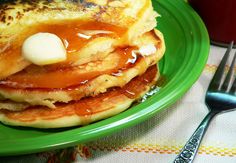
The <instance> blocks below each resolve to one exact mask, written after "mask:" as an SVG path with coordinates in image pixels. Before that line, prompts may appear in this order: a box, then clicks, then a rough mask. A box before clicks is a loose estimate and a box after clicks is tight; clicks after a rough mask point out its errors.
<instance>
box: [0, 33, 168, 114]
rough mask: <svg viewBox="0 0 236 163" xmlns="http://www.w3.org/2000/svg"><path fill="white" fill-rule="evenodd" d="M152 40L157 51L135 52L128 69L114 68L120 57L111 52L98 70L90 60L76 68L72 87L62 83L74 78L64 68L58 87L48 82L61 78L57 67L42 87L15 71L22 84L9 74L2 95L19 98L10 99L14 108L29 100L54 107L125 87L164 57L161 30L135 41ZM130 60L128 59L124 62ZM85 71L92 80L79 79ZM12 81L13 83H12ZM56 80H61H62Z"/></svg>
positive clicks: (0, 89)
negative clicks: (147, 54) (85, 64)
mask: <svg viewBox="0 0 236 163" xmlns="http://www.w3.org/2000/svg"><path fill="white" fill-rule="evenodd" d="M150 44H151V45H155V46H156V48H157V51H156V52H155V53H154V54H152V55H149V56H145V57H143V56H139V58H138V57H137V56H135V57H136V60H135V62H134V61H133V63H132V65H129V66H128V67H127V68H126V69H124V68H125V67H124V66H121V67H120V68H119V69H115V71H114V69H113V68H114V66H115V67H116V64H117V63H118V61H119V54H116V53H112V54H110V55H109V56H108V57H107V58H106V59H104V60H102V61H101V63H100V65H97V64H95V63H94V64H95V65H94V69H95V71H94V70H93V68H91V66H90V65H91V63H88V65H87V66H88V67H89V68H88V67H86V66H85V67H83V69H76V70H74V71H77V73H78V74H79V75H78V78H77V80H73V81H75V85H70V87H68V85H66V86H67V87H63V86H64V84H70V81H71V80H69V78H67V77H66V76H67V75H66V72H64V73H63V81H62V84H63V85H57V87H55V88H56V89H50V86H51V85H49V84H51V83H53V85H54V86H55V82H54V81H57V80H62V79H60V78H61V73H62V72H61V71H58V70H57V71H56V72H58V73H59V75H58V76H59V78H58V79H55V78H53V73H46V74H44V76H45V78H42V81H43V83H39V84H41V85H40V86H41V87H30V86H31V85H32V82H31V83H26V82H25V81H26V79H27V81H30V80H29V79H28V78H26V75H25V76H24V75H23V74H22V73H20V74H19V75H18V76H17V74H16V75H15V76H16V77H18V78H17V79H19V80H18V83H19V84H18V85H17V82H16V81H17V80H16V77H15V80H13V79H14V75H13V77H12V78H11V77H10V79H11V80H9V81H7V80H6V81H4V80H3V81H0V95H1V99H2V100H6V99H10V100H12V101H15V102H20V103H19V106H18V103H11V105H12V106H14V107H11V110H12V109H13V110H14V108H17V110H19V109H25V108H26V107H27V106H28V105H29V104H30V105H44V106H47V107H50V108H55V107H56V106H55V105H54V104H55V103H56V102H64V103H68V102H69V101H73V100H80V99H81V98H84V97H88V96H96V95H98V94H100V93H104V92H106V91H107V89H108V88H111V87H123V86H124V85H125V84H127V83H128V82H129V81H130V80H132V79H133V78H134V77H136V76H138V75H141V74H143V73H144V72H145V71H146V70H147V69H148V67H150V66H152V65H154V64H156V63H157V62H158V61H159V60H160V59H161V58H162V56H163V54H164V51H165V43H164V39H163V36H162V34H161V33H160V32H159V31H158V30H156V31H155V34H154V32H153V31H152V32H149V33H147V34H145V35H144V36H142V37H141V38H140V39H137V40H136V41H135V42H134V44H133V46H137V47H142V46H146V45H150ZM122 55H124V54H122ZM132 57H134V56H132ZM130 59H132V58H128V59H127V61H128V60H130ZM134 59H135V58H133V60H134ZM127 61H126V60H125V62H127ZM92 67H93V66H92ZM104 69H105V70H104ZM107 69H111V70H112V71H108V70H107ZM121 70H122V71H121ZM34 71H35V72H36V77H35V78H33V79H34V81H37V82H39V80H40V78H39V76H38V74H39V71H36V70H34ZM97 72H100V73H98V74H99V75H97V76H95V77H94V76H93V75H96V73H97ZM104 72H105V73H104ZM108 72H109V73H108ZM118 72H119V73H118ZM86 73H88V74H89V75H87V76H90V77H91V78H90V79H91V80H86V79H84V80H82V81H80V79H82V78H83V76H84V74H86ZM74 74H75V73H74ZM80 74H82V75H80ZM33 75H34V74H33V73H30V78H32V76H33ZM85 76H86V75H85ZM87 76H86V77H87ZM74 77H75V75H73V78H74ZM10 81H11V82H12V83H13V84H9V83H10ZM31 81H33V80H31ZM81 83H83V84H81ZM36 84H37V83H36ZM36 84H35V85H36ZM42 84H44V85H43V86H45V87H46V86H48V87H46V88H42ZM57 84H59V82H58V83H57ZM26 86H29V87H26ZM38 86H39V85H38ZM21 102H24V103H25V104H24V105H22V104H21ZM5 105H6V103H0V109H6V107H5Z"/></svg>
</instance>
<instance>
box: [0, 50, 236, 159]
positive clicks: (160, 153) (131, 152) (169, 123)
mask: <svg viewBox="0 0 236 163" xmlns="http://www.w3.org/2000/svg"><path fill="white" fill-rule="evenodd" d="M225 50H226V49H225V48H219V47H216V46H211V50H210V56H209V59H208V62H207V64H206V66H205V69H204V71H203V73H202V75H201V76H200V78H199V79H198V81H197V82H196V83H195V84H194V85H193V86H192V88H191V89H190V90H189V91H188V92H187V93H186V95H185V96H184V97H183V98H182V99H180V100H179V101H178V102H177V103H176V104H174V105H173V106H172V107H170V108H168V109H166V110H164V111H162V112H161V113H158V114H157V115H156V116H154V117H153V118H151V119H149V120H147V121H145V122H143V123H141V124H138V125H136V126H134V127H131V128H128V129H124V130H122V131H120V132H118V133H115V134H114V135H111V136H107V137H104V138H102V139H99V140H96V141H93V142H89V143H86V144H80V145H78V146H77V147H74V148H69V149H63V150H58V151H49V152H44V153H39V154H34V155H27V156H18V157H6V158H0V162H24V163H25V162H30V163H31V162H34V163H43V162H50V163H52V162H79V163H80V162H85V163H111V162H116V163H118V162H121V163H123V162H134V163H139V162H140V163H143V162H158V163H168V162H172V161H173V159H174V158H175V156H176V154H177V153H178V151H179V150H180V149H181V147H182V146H183V145H184V144H185V142H186V141H187V139H188V138H189V137H190V136H191V134H192V133H193V132H194V130H195V129H196V127H197V126H198V125H199V123H200V122H201V120H202V119H203V118H204V116H205V115H206V114H207V112H208V109H207V108H206V106H205V104H204V95H205V91H206V89H207V86H208V84H209V81H210V79H211V77H212V75H213V73H214V71H215V70H216V65H218V63H219V61H220V59H221V57H222V55H223V54H224V53H225ZM222 162H224V163H234V162H236V111H233V112H228V113H224V114H221V115H218V116H217V117H216V118H214V119H213V121H212V123H211V124H210V127H209V129H208V131H207V133H206V135H205V137H204V140H203V142H202V145H201V147H200V149H199V153H198V155H197V156H196V159H195V163H222Z"/></svg>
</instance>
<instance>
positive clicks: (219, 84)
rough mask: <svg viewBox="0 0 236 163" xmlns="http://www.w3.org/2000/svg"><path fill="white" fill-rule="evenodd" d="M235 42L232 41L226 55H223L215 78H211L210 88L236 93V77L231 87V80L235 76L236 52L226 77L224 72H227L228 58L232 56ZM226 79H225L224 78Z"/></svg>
mask: <svg viewBox="0 0 236 163" xmlns="http://www.w3.org/2000/svg"><path fill="white" fill-rule="evenodd" d="M233 45H234V42H233V41H232V42H231V43H230V45H229V47H228V49H227V51H226V53H225V55H224V56H223V58H222V60H221V62H220V64H219V67H218V68H217V70H216V72H215V75H214V77H213V79H212V80H211V83H210V85H209V88H208V90H209V91H211V90H221V91H224V92H228V91H229V92H230V93H234V92H235V91H236V78H235V79H234V82H233V84H232V86H231V88H230V85H231V84H230V82H231V81H232V78H233V76H234V67H235V61H236V53H235V54H234V57H233V60H232V62H231V65H230V68H229V71H228V73H227V75H226V77H225V78H224V72H225V67H226V63H227V60H228V58H229V56H230V53H231V51H232V48H233ZM223 79H224V80H223Z"/></svg>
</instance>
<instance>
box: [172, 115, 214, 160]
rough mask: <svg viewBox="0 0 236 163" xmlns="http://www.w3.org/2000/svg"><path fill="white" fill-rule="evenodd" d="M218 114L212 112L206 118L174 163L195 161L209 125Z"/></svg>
mask: <svg viewBox="0 0 236 163" xmlns="http://www.w3.org/2000/svg"><path fill="white" fill-rule="evenodd" d="M216 114H217V112H213V111H210V112H209V113H208V114H207V115H206V116H205V118H204V119H203V120H202V122H201V123H200V125H199V126H198V128H197V129H196V130H195V132H194V133H193V135H192V136H191V137H190V139H189V140H188V141H187V143H186V144H185V146H184V147H183V148H182V150H181V152H180V153H179V155H177V157H176V158H175V160H174V163H191V162H192V161H193V159H194V157H195V155H196V154H197V151H198V148H199V145H200V143H201V141H202V138H203V136H204V134H205V132H206V130H207V128H208V126H209V123H210V122H211V120H212V118H213V117H214V116H215V115H216Z"/></svg>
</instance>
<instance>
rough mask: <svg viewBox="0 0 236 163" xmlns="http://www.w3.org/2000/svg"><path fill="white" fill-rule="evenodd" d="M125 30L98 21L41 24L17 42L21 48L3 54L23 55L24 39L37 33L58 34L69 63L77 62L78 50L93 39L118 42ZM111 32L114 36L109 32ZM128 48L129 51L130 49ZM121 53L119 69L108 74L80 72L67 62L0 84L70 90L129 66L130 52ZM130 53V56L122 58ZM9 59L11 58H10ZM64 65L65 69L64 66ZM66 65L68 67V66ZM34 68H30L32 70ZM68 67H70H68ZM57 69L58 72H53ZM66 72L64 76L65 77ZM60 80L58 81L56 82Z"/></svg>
mask: <svg viewBox="0 0 236 163" xmlns="http://www.w3.org/2000/svg"><path fill="white" fill-rule="evenodd" d="M96 30H97V31H107V32H108V33H98V34H95V35H91V36H89V38H86V37H80V35H79V34H83V32H84V31H96ZM125 31H126V29H125V28H121V27H118V26H115V25H111V24H106V23H101V22H95V21H92V22H91V21H89V22H88V21H78V20H76V21H75V20H73V21H66V23H65V22H50V23H43V24H42V23H41V24H39V25H35V26H33V27H32V28H31V29H29V30H28V31H27V32H23V33H24V35H23V36H22V39H21V41H19V40H17V41H16V42H17V43H18V44H19V45H18V46H10V48H7V49H6V50H5V51H4V52H3V53H5V54H9V53H16V54H17V53H20V51H21V50H20V47H21V45H22V43H23V40H24V38H27V36H30V35H32V34H34V33H38V32H49V33H53V34H56V35H57V36H59V37H60V38H61V40H62V41H63V42H64V44H65V47H66V50H67V60H68V61H70V60H71V59H74V56H75V55H77V56H78V51H79V50H80V49H81V48H82V47H83V46H85V45H86V44H87V43H88V42H90V41H91V40H93V39H95V38H97V37H102V36H106V37H112V38H116V39H119V38H120V37H121V35H122V34H124V33H125ZM109 32H111V33H109ZM128 49H129V48H128ZM123 50H124V51H122V50H121V49H119V50H118V52H119V54H120V61H119V63H118V64H117V67H116V68H113V69H112V70H111V69H109V70H107V71H93V72H90V73H83V74H81V73H78V71H76V69H77V68H76V67H72V66H71V65H67V61H66V62H65V63H63V64H58V65H57V64H54V65H51V66H44V67H39V66H38V67H37V68H35V66H31V67H34V69H36V72H35V73H32V71H31V72H30V73H29V72H28V70H26V71H25V70H23V71H21V72H19V73H17V74H15V75H12V76H10V77H9V78H7V79H6V80H2V81H1V82H0V85H1V86H10V87H14V88H65V87H69V86H72V85H75V84H78V83H83V82H84V81H87V80H89V79H92V78H94V77H96V76H98V75H101V74H103V73H111V72H114V71H116V70H118V69H120V68H121V67H126V66H125V64H126V62H127V61H128V60H129V59H131V58H132V56H131V55H129V53H127V51H129V50H127V48H126V49H125V48H124V49H123ZM123 53H124V54H126V53H127V55H123ZM9 56H10V55H9ZM61 65H63V66H61ZM66 65H67V66H66ZM31 67H29V68H27V69H30V68H31ZM68 67H69V68H68ZM64 68H66V69H64ZM51 69H54V70H55V71H51ZM62 73H63V77H62ZM55 81H57V82H55Z"/></svg>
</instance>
